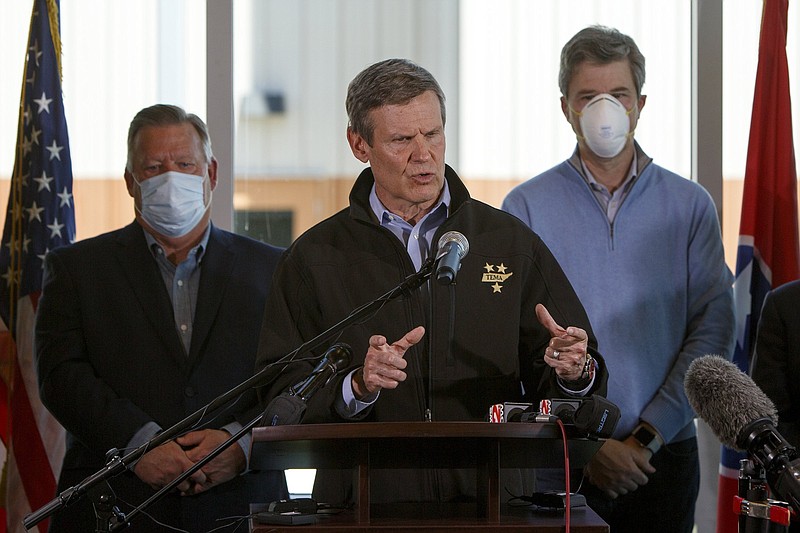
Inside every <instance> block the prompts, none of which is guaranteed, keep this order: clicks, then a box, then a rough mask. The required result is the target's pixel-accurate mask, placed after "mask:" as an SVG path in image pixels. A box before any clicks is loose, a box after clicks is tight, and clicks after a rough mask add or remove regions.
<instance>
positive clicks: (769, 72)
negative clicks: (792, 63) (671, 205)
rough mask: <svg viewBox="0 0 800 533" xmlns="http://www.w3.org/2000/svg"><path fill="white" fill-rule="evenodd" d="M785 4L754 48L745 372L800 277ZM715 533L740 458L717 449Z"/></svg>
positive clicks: (740, 255)
mask: <svg viewBox="0 0 800 533" xmlns="http://www.w3.org/2000/svg"><path fill="white" fill-rule="evenodd" d="M788 11H789V0H765V1H764V5H763V13H762V20H761V37H760V41H759V46H758V68H757V71H756V85H755V94H754V96H753V114H752V118H751V120H750V139H749V141H748V147H747V163H746V165H747V166H746V169H745V176H744V195H743V198H742V218H741V223H740V227H739V248H738V250H737V256H736V280H735V281H734V284H733V293H734V299H735V301H736V349H735V351H734V355H733V361H734V363H736V364H737V365H738V366H739V368H740V369H741V370H742V371H744V372H748V370H749V368H750V360H751V357H752V354H753V344H754V343H755V338H756V332H757V328H758V319H759V316H760V315H761V306H762V305H763V303H764V298H765V297H766V295H767V292H768V291H769V290H770V289H772V288H775V287H778V286H779V285H783V284H784V283H786V282H789V281H792V280H794V279H797V277H798V276H799V275H800V265H799V261H800V251H799V250H798V248H800V245H799V244H798V243H799V242H800V241H799V240H798V228H797V174H796V171H795V158H794V144H793V141H792V106H791V98H790V93H789V66H788V62H787V58H786V29H787V27H786V23H787V19H788ZM721 455H722V457H721V460H720V476H719V491H718V496H717V498H718V505H717V533H736V531H738V516H737V515H735V514H734V512H733V497H734V496H735V495H736V494H737V493H738V477H739V459H743V458H745V457H746V455H744V454H740V453H738V452H735V451H733V450H731V449H729V448H725V447H723V448H722V454H721Z"/></svg>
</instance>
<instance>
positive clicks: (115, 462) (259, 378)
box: [22, 258, 436, 531]
mask: <svg viewBox="0 0 800 533" xmlns="http://www.w3.org/2000/svg"><path fill="white" fill-rule="evenodd" d="M435 262H436V260H435V259H433V258H429V259H428V260H427V261H426V262H425V263H424V264H423V265H422V267H421V268H420V270H419V271H418V272H415V273H414V274H411V275H410V276H408V277H407V278H406V279H405V280H403V282H402V283H400V284H399V285H398V286H396V287H395V288H393V289H391V290H390V291H389V292H387V293H385V294H383V295H382V296H379V297H378V298H376V299H375V300H373V301H371V302H369V303H366V304H364V305H362V306H361V307H358V308H356V309H355V310H354V311H352V312H351V313H350V314H349V315H348V316H347V317H345V318H344V319H343V320H341V321H340V322H338V323H336V324H334V325H333V326H331V327H330V328H328V329H326V330H325V331H323V332H322V333H320V334H319V335H317V336H316V337H313V338H312V339H309V340H308V341H306V342H304V343H303V344H301V345H300V346H299V347H298V348H296V349H295V350H294V351H292V352H289V353H288V354H286V355H284V356H283V357H281V358H280V359H279V360H277V361H276V362H275V363H272V364H271V365H269V366H267V367H265V368H263V369H261V370H260V371H259V372H257V373H256V374H254V375H253V376H251V377H249V378H248V379H247V380H245V381H243V382H242V383H240V384H239V385H237V386H236V387H234V388H232V389H231V390H229V391H228V392H226V393H223V394H222V395H220V396H218V397H217V398H215V399H214V400H212V401H211V402H210V403H208V404H207V405H206V406H204V407H201V408H200V409H198V410H197V411H195V412H194V413H192V414H190V415H189V416H187V417H186V418H184V419H183V420H181V421H180V422H178V423H176V424H175V425H173V426H172V427H170V428H169V429H167V430H165V431H162V432H161V433H159V434H158V435H156V436H155V437H153V438H152V439H151V440H149V441H148V442H146V443H144V444H142V445H141V446H139V447H138V448H136V449H135V450H133V451H131V452H129V453H128V454H126V455H124V456H122V457H120V453H119V450H117V449H116V448H113V449H111V450H109V452H108V454H106V457H110V459H109V460H108V462H107V463H106V465H105V466H104V467H103V468H101V469H100V470H98V471H97V472H95V473H94V474H92V475H90V476H88V477H87V478H86V479H84V480H83V481H81V482H80V483H78V484H77V485H74V486H72V487H70V488H68V489H65V490H63V491H62V492H61V493H60V494H58V495H57V496H56V497H55V498H53V499H52V500H50V501H49V502H48V503H46V504H45V505H43V506H42V507H40V508H39V509H37V510H36V511H34V512H32V513H30V514H28V515H27V516H25V518H24V519H23V521H22V523H23V526H24V527H25V529H30V528H31V527H33V526H35V525H36V524H38V523H39V522H41V521H42V520H44V519H46V518H47V517H49V516H51V515H52V514H54V513H56V512H57V511H59V510H60V509H62V508H63V507H64V506H67V505H70V504H72V503H74V502H75V501H77V500H78V499H80V498H81V497H83V496H84V495H85V494H86V493H87V492H88V491H89V490H90V489H91V488H92V487H94V486H95V485H97V484H98V483H101V482H103V481H106V480H108V479H110V478H112V477H115V476H118V475H119V474H121V473H122V472H124V471H125V470H126V469H128V468H129V467H130V466H132V465H133V464H134V463H135V462H136V461H138V460H139V459H140V458H141V457H142V456H143V455H144V454H145V453H147V452H148V451H149V450H151V449H153V448H156V447H158V446H160V445H161V444H164V443H165V442H168V441H170V440H173V439H174V438H176V437H178V436H179V435H181V434H182V433H183V432H184V431H186V430H187V429H189V428H191V427H192V426H194V425H195V424H197V422H199V421H200V420H202V418H203V417H204V416H205V415H206V414H207V413H210V412H213V411H216V410H217V409H219V408H220V407H222V406H224V405H225V404H227V403H229V402H230V401H231V400H232V399H234V398H236V397H238V396H241V395H242V394H243V393H244V392H245V391H247V390H248V389H251V388H253V387H258V386H260V385H262V384H265V383H269V381H270V380H269V379H267V375H268V374H269V372H270V371H271V370H272V368H273V367H274V366H276V365H280V364H282V363H285V364H287V365H288V364H290V363H292V362H293V361H294V360H295V358H296V357H297V356H298V355H300V354H302V353H305V352H307V351H309V350H313V349H314V348H317V347H318V346H320V345H321V344H323V343H324V342H325V341H327V340H329V339H331V338H332V337H334V336H335V335H338V334H339V333H341V332H342V331H344V329H345V328H347V327H348V326H350V325H351V324H353V323H355V322H356V321H358V320H361V319H362V318H364V317H366V316H367V315H369V314H371V313H374V312H377V311H378V310H379V309H380V308H381V307H383V305H385V304H386V302H389V301H391V300H394V299H395V298H397V297H399V296H401V295H409V294H411V292H412V291H414V290H416V289H418V288H419V287H420V286H422V284H423V283H425V280H427V279H428V278H429V277H430V275H431V273H432V272H433V266H434V264H435ZM284 367H285V366H284ZM270 377H271V378H274V377H275V376H270ZM262 417H263V413H262V414H261V415H259V416H258V417H256V418H255V419H253V420H251V421H250V422H249V423H248V424H247V425H246V426H244V427H242V429H241V430H240V431H238V432H237V433H236V434H235V435H233V436H231V437H230V438H229V439H228V440H226V441H225V442H223V443H222V444H220V445H219V446H217V448H215V449H214V451H213V452H211V453H210V454H209V455H208V456H206V457H205V458H204V459H203V460H201V461H198V462H197V463H195V465H194V466H192V467H191V468H189V469H188V470H186V471H185V472H184V473H183V474H181V475H180V476H178V478H176V479H175V480H173V481H172V482H170V483H169V484H168V485H167V486H165V487H163V488H162V489H161V490H160V491H159V492H157V493H156V494H154V495H153V496H152V497H150V498H149V499H148V500H146V501H145V502H144V503H143V504H141V505H139V506H138V507H137V508H136V509H134V511H132V512H131V513H130V514H131V516H133V515H135V514H138V513H137V511H138V512H141V511H142V510H144V509H145V508H146V507H147V506H149V505H150V504H151V503H153V502H155V501H157V500H158V499H160V498H161V496H162V495H163V494H164V493H165V492H166V489H168V488H169V489H171V488H172V487H174V486H177V485H178V484H180V483H181V482H183V481H184V480H185V479H186V478H188V477H189V476H191V475H192V474H194V473H195V472H196V471H197V470H199V469H200V468H202V467H203V466H205V465H206V464H207V463H208V462H209V461H211V460H212V459H214V458H215V457H217V455H219V454H220V453H222V452H223V451H224V450H225V449H227V448H228V447H229V446H230V445H231V444H233V443H234V442H236V441H237V440H239V439H240V438H241V437H242V436H243V435H244V434H246V433H247V431H249V430H251V429H252V428H253V427H254V426H255V425H256V424H258V422H259V421H260V420H261V418H262ZM115 520H116V521H117V523H116V524H115V525H114V526H113V529H109V530H108V531H117V530H118V529H121V528H122V527H127V526H128V525H129V522H130V520H129V519H128V518H126V519H125V520H122V517H120V516H117V517H116V518H115Z"/></svg>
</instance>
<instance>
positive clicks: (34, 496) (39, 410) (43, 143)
mask: <svg viewBox="0 0 800 533" xmlns="http://www.w3.org/2000/svg"><path fill="white" fill-rule="evenodd" d="M74 240H75V214H74V204H73V198H72V162H71V160H70V150H69V143H68V139H67V122H66V119H65V117H64V104H63V100H62V94H61V36H60V16H59V4H58V0H34V2H33V13H32V15H31V25H30V34H29V37H28V49H27V51H26V58H25V69H24V75H23V79H22V89H21V98H20V109H19V125H18V129H17V144H16V158H15V162H14V169H13V171H12V175H11V188H10V193H9V197H8V210H7V212H6V221H5V226H4V228H3V241H2V246H0V276H2V280H0V320H1V321H2V322H0V439H1V440H2V445H1V446H0V448H1V449H0V461H2V464H3V470H2V479H1V480H0V496H2V499H1V500H0V507H2V509H0V514H3V515H5V516H4V517H3V520H2V522H0V531H10V532H16V531H24V528H23V526H22V519H23V518H24V516H25V515H26V514H28V513H30V512H31V511H35V510H36V509H38V508H39V507H41V506H42V505H44V504H46V503H47V502H49V501H50V500H52V499H53V497H54V496H55V492H56V479H57V478H58V474H59V472H60V470H61V459H62V458H63V455H64V430H63V429H62V428H61V426H59V425H58V423H57V422H56V421H55V420H54V419H53V418H52V416H50V414H49V413H48V411H47V410H46V409H45V408H44V407H43V406H42V404H41V401H40V400H39V392H38V388H37V382H36V369H35V365H34V360H33V323H34V315H35V313H36V305H37V302H38V299H39V294H40V292H41V288H42V260H43V259H44V256H45V254H47V252H48V251H49V250H52V249H53V248H55V247H57V246H61V245H63V244H68V243H70V242H72V241H74ZM38 527H39V530H40V531H41V532H44V531H46V529H47V521H46V520H45V521H43V522H41V523H40V524H39V525H38Z"/></svg>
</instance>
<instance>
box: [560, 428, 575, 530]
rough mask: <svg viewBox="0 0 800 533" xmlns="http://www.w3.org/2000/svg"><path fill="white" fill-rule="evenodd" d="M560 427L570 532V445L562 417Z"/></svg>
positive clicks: (567, 519)
mask: <svg viewBox="0 0 800 533" xmlns="http://www.w3.org/2000/svg"><path fill="white" fill-rule="evenodd" d="M556 423H557V424H558V427H560V428H561V441H562V442H563V444H564V482H565V483H564V486H565V487H566V497H565V500H564V502H565V503H564V525H565V528H566V529H565V532H566V533H569V521H570V516H571V514H572V513H571V510H572V505H571V504H570V488H569V446H568V445H567V431H566V429H565V428H564V423H563V422H562V421H561V419H560V418H557V419H556Z"/></svg>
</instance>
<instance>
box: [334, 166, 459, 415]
mask: <svg viewBox="0 0 800 533" xmlns="http://www.w3.org/2000/svg"><path fill="white" fill-rule="evenodd" d="M369 205H370V207H371V208H372V212H373V213H375V216H376V217H377V218H378V221H379V222H380V225H381V226H383V227H384V228H386V229H388V230H389V231H391V232H392V233H393V234H394V235H395V237H397V238H398V239H400V242H402V243H403V244H404V245H405V247H406V251H408V255H409V257H410V258H411V262H412V263H414V268H416V269H417V270H419V269H420V267H422V263H424V262H425V260H426V259H427V258H428V255H430V253H431V241H432V240H433V236H434V235H435V234H436V230H437V229H439V226H441V225H442V224H443V223H444V221H445V220H447V215H448V212H449V209H450V187H449V186H448V185H447V180H445V181H444V187H443V188H442V194H440V195H439V201H438V202H436V204H435V205H434V206H433V208H432V209H431V210H430V211H429V212H428V213H427V214H425V216H423V217H422V218H421V219H420V220H419V222H417V223H416V224H415V225H413V226H412V225H411V224H409V223H408V222H406V221H405V220H403V217H401V216H399V215H396V214H394V213H392V212H391V211H389V210H388V209H386V206H384V205H383V202H381V201H380V199H379V198H378V194H377V193H376V192H375V185H374V184H373V185H372V190H371V191H370V193H369ZM356 370H357V369H356ZM356 370H353V371H352V372H350V374H348V376H347V377H346V378H345V379H344V381H343V382H342V399H343V400H344V405H343V406H342V407H343V410H344V412H342V413H341V414H343V415H345V416H348V415H349V416H355V415H356V414H358V413H360V412H361V411H363V410H364V409H366V408H367V407H369V406H370V405H372V404H373V403H375V400H377V399H378V395H379V393H376V394H375V395H373V396H371V397H368V398H365V399H364V400H358V399H356V397H355V394H354V393H353V387H352V380H353V374H354V373H355V372H356Z"/></svg>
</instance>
